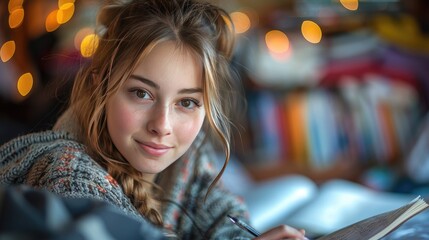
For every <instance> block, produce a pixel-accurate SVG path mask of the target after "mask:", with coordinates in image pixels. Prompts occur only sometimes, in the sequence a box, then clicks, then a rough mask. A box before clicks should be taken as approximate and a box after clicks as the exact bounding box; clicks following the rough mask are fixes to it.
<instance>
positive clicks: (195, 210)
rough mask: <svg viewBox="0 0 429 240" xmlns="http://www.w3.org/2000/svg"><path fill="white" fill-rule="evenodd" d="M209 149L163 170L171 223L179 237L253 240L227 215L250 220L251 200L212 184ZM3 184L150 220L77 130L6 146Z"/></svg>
mask: <svg viewBox="0 0 429 240" xmlns="http://www.w3.org/2000/svg"><path fill="white" fill-rule="evenodd" d="M214 159H215V158H214V157H211V154H210V151H209V148H202V150H201V151H199V152H198V153H194V154H192V155H191V156H190V157H188V158H181V159H179V160H177V161H176V162H175V163H174V164H173V165H172V166H170V167H169V168H167V169H166V170H165V171H164V172H163V173H161V174H159V176H158V178H157V183H158V184H159V185H160V186H161V187H162V188H163V189H164V190H165V192H166V197H167V199H169V201H168V202H165V203H164V204H163V212H162V214H163V218H164V222H165V227H166V228H167V229H169V230H171V231H173V232H175V233H177V235H178V237H179V239H192V240H194V239H237V240H238V239H250V238H251V236H250V235H248V233H247V232H245V231H243V230H241V229H240V228H238V227H237V226H235V225H233V224H232V223H231V222H230V220H229V219H228V218H227V217H226V216H227V214H230V215H234V216H238V217H240V218H242V219H247V218H248V216H247V210H246V207H245V204H244V203H243V202H242V201H241V200H240V199H239V198H237V197H236V196H234V195H232V194H231V193H229V192H228V191H226V190H225V189H223V188H222V186H220V185H219V186H216V187H215V188H214V189H213V190H212V191H211V192H210V193H209V195H208V196H207V198H206V200H205V201H204V199H205V196H206V193H207V189H208V186H209V185H210V183H211V181H213V179H214V177H215V175H216V173H217V171H218V170H215V169H213V166H214V164H213V163H212V161H214ZM0 184H3V185H4V184H6V185H10V184H26V185H30V186H33V187H35V188H40V189H47V190H49V191H51V192H54V193H56V194H59V195H61V196H64V197H69V198H93V199H99V200H103V201H106V202H108V203H110V204H113V205H114V206H116V207H118V208H119V209H121V210H122V211H123V212H125V213H126V214H128V215H130V216H134V217H137V218H139V219H144V218H143V217H142V216H141V215H140V214H139V213H138V212H137V210H136V209H135V208H134V206H133V205H132V204H131V202H130V200H129V198H128V197H127V196H126V195H125V194H124V193H123V191H122V189H121V187H120V186H119V185H118V183H117V182H116V181H115V180H114V179H113V178H112V177H111V176H110V175H109V174H108V173H107V172H106V170H105V169H103V168H102V167H101V166H100V165H98V164H97V163H96V162H95V161H94V160H93V159H92V158H91V157H90V156H89V155H88V154H87V153H86V152H85V147H84V146H83V145H82V144H80V143H78V142H77V141H76V140H75V139H74V138H73V137H72V135H71V134H69V133H67V132H62V131H45V132H40V133H32V134H28V135H25V136H21V137H18V138H16V139H13V140H11V141H9V142H8V143H6V144H4V145H3V146H1V147H0Z"/></svg>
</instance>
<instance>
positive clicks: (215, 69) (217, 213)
mask: <svg viewBox="0 0 429 240" xmlns="http://www.w3.org/2000/svg"><path fill="white" fill-rule="evenodd" d="M99 21H100V23H101V24H102V25H103V26H104V30H103V32H102V35H101V38H100V41H99V45H98V47H97V50H96V52H95V53H94V55H93V58H92V61H91V62H90V63H89V64H88V65H86V66H85V67H83V68H82V70H81V71H80V73H79V74H78V76H77V78H76V81H75V84H74V88H73V91H72V96H71V101H70V106H69V108H68V110H67V111H66V112H65V113H64V114H63V116H62V117H61V118H60V119H59V120H58V122H57V124H56V125H55V127H54V129H53V130H52V131H46V132H41V133H33V134H30V135H27V136H22V137H19V138H17V139H14V140H12V141H10V142H9V143H7V144H5V145H4V146H3V147H2V148H1V149H0V166H1V168H0V178H1V181H0V182H1V183H7V184H27V185H30V186H33V187H36V188H43V189H48V190H50V191H52V192H54V193H57V194H59V195H61V196H64V197H71V198H91V199H100V200H103V201H106V202H109V203H111V204H113V205H115V206H117V207H119V208H120V209H122V210H123V211H124V212H125V213H127V214H129V215H134V216H138V217H140V218H144V219H148V220H149V221H150V222H151V223H153V224H154V225H156V226H159V227H160V228H161V229H163V231H165V232H173V233H174V234H175V235H176V236H177V237H178V238H179V239H234V238H235V239H247V238H251V237H252V235H249V233H247V232H246V231H243V230H242V229H240V228H238V227H237V226H235V225H234V224H232V223H231V222H230V220H229V219H228V218H227V215H228V214H230V215H233V216H236V217H238V218H242V219H244V220H245V219H247V212H246V208H245V205H244V203H243V202H241V201H240V200H239V199H238V198H237V197H235V196H233V195H232V194H230V193H228V192H227V191H226V190H225V189H223V188H222V187H221V186H219V185H217V184H216V183H217V182H218V180H219V178H220V176H221V174H222V172H223V170H224V168H225V167H226V164H227V163H228V159H229V155H230V142H229V141H230V140H229V139H230V121H229V119H230V117H229V114H230V113H231V110H232V109H231V107H232V104H231V102H232V100H233V99H234V98H235V96H234V93H233V89H232V88H231V86H232V85H233V84H232V82H231V80H232V74H231V71H230V65H229V59H230V57H231V54H232V47H233V32H232V26H231V24H230V23H231V21H230V19H229V17H228V15H227V14H226V13H225V12H224V11H223V10H221V9H219V8H218V7H216V6H213V5H211V4H208V3H202V2H197V1H192V0H133V1H127V2H126V3H124V2H117V3H113V4H110V5H107V6H105V7H104V8H103V9H102V10H101V12H100V15H99ZM214 140H217V141H218V142H219V143H220V144H221V145H222V146H223V149H224V151H225V155H226V159H225V163H224V166H223V168H222V169H221V171H220V173H219V174H217V175H216V172H215V169H213V168H212V166H213V163H212V161H214V157H213V156H214V155H213V154H212V149H211V146H212V143H213V141H214ZM284 238H294V239H303V238H304V235H303V231H298V230H296V229H293V228H290V227H288V226H279V227H276V228H273V229H272V230H270V231H268V232H266V233H263V234H262V235H261V236H260V237H259V238H258V239H284Z"/></svg>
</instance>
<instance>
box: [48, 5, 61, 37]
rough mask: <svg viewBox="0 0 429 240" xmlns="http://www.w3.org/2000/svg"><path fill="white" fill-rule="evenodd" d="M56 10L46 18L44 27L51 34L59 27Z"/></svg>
mask: <svg viewBox="0 0 429 240" xmlns="http://www.w3.org/2000/svg"><path fill="white" fill-rule="evenodd" d="M57 13H58V10H54V11H52V12H51V13H49V15H48V16H47V17H46V22H45V27H46V31H47V32H53V31H55V30H57V28H58V27H59V26H60V24H59V23H58V20H57Z"/></svg>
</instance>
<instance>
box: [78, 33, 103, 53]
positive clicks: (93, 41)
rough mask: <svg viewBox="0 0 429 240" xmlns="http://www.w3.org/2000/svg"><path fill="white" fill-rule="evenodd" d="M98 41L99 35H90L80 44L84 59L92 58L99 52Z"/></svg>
mask: <svg viewBox="0 0 429 240" xmlns="http://www.w3.org/2000/svg"><path fill="white" fill-rule="evenodd" d="M98 41H99V38H98V36H97V34H88V35H86V36H85V37H84V38H83V40H82V43H81V44H80V54H82V56H83V57H86V58H88V57H91V56H92V55H93V54H94V52H95V50H97V47H98Z"/></svg>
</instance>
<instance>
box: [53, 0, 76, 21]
mask: <svg viewBox="0 0 429 240" xmlns="http://www.w3.org/2000/svg"><path fill="white" fill-rule="evenodd" d="M74 10H75V7H74V3H64V4H61V6H60V7H59V9H58V12H57V22H58V23H59V24H64V23H66V22H68V21H69V20H70V19H71V18H72V17H73V14H74Z"/></svg>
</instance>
